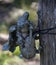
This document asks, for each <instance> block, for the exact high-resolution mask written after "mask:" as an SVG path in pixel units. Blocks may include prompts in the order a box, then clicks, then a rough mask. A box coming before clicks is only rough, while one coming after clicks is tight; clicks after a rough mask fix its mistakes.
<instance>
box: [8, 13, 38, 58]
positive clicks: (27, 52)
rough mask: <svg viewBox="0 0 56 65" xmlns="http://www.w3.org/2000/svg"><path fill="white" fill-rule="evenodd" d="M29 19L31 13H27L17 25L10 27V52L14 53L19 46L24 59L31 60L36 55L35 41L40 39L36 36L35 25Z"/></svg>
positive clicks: (20, 18)
mask: <svg viewBox="0 0 56 65" xmlns="http://www.w3.org/2000/svg"><path fill="white" fill-rule="evenodd" d="M28 18H29V13H28V12H25V13H24V14H23V16H21V17H19V19H18V21H17V23H16V25H12V26H11V27H10V29H9V50H10V51H11V52H13V51H14V50H15V47H16V46H19V47H20V50H21V54H22V55H23V57H25V58H27V59H30V58H33V57H34V56H35V54H36V46H35V39H37V38H38V37H37V36H36V34H34V31H35V29H36V28H35V25H34V24H33V22H31V21H29V20H28ZM37 52H38V50H37Z"/></svg>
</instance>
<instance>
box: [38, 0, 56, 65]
mask: <svg viewBox="0 0 56 65" xmlns="http://www.w3.org/2000/svg"><path fill="white" fill-rule="evenodd" d="M38 18H39V19H38V23H39V26H40V27H39V28H40V29H46V28H51V27H54V26H56V0H39V9H38ZM50 32H56V29H54V30H51V31H50ZM40 45H41V46H43V50H42V51H41V52H40V65H56V35H50V34H45V35H42V34H40Z"/></svg>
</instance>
